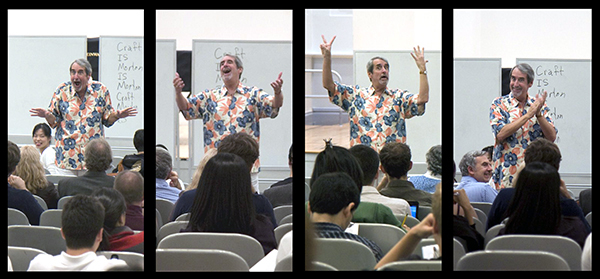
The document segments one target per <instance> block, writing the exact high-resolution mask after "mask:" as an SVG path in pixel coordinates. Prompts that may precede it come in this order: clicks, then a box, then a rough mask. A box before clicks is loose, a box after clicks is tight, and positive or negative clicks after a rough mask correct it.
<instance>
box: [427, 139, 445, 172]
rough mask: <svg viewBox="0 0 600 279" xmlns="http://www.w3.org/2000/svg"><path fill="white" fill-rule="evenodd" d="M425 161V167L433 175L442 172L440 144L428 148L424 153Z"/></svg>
mask: <svg viewBox="0 0 600 279" xmlns="http://www.w3.org/2000/svg"><path fill="white" fill-rule="evenodd" d="M425 161H426V162H427V169H428V170H429V171H431V173H432V174H433V175H441V174H442V145H441V144H439V145H434V146H432V147H431V148H429V151H427V153H426V154H425Z"/></svg>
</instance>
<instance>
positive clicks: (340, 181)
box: [307, 172, 383, 261]
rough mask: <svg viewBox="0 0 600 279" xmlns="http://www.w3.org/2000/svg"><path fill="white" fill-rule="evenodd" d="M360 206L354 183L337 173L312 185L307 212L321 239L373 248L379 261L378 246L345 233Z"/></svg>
mask: <svg viewBox="0 0 600 279" xmlns="http://www.w3.org/2000/svg"><path fill="white" fill-rule="evenodd" d="M359 204H360V192H359V191H358V187H357V186H356V183H355V182H354V181H353V179H352V178H351V177H350V176H349V175H348V174H346V173H344V172H333V173H326V174H323V175H321V176H319V178H317V179H316V180H315V181H314V182H313V183H312V185H311V191H310V197H309V200H308V205H307V208H308V213H309V214H310V218H311V220H312V222H313V225H314V229H315V232H316V235H317V237H320V238H343V239H351V240H355V241H358V242H360V243H363V244H365V245H366V246H367V247H369V248H370V249H371V251H372V252H373V255H374V256H375V259H376V261H379V260H380V259H381V257H382V256H383V252H382V251H381V248H379V246H377V244H375V242H373V241H371V240H369V239H366V238H364V237H362V236H359V235H356V234H352V233H347V232H345V231H344V230H346V228H347V227H348V225H349V224H350V221H351V220H352V215H353V213H354V211H355V210H356V208H357V207H358V206H359Z"/></svg>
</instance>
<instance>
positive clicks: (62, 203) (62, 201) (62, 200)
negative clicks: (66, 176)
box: [56, 196, 73, 209]
mask: <svg viewBox="0 0 600 279" xmlns="http://www.w3.org/2000/svg"><path fill="white" fill-rule="evenodd" d="M72 197H73V196H64V197H62V198H60V199H59V200H58V204H57V205H56V208H57V209H62V208H63V207H64V206H65V203H67V202H68V201H69V200H70V199H71V198H72Z"/></svg>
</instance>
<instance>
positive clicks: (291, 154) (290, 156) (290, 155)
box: [288, 144, 294, 165]
mask: <svg viewBox="0 0 600 279" xmlns="http://www.w3.org/2000/svg"><path fill="white" fill-rule="evenodd" d="M292 146H293V144H290V150H289V151H288V163H289V164H290V165H293V164H294V148H292Z"/></svg>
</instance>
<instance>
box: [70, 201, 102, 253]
mask: <svg viewBox="0 0 600 279" xmlns="http://www.w3.org/2000/svg"><path fill="white" fill-rule="evenodd" d="M61 221H62V228H61V229H62V233H63V235H64V237H65V242H66V243H67V247H69V248H71V249H81V248H90V247H93V246H94V242H95V240H96V235H98V232H100V229H102V227H103V224H104V206H103V205H102V203H100V201H99V200H98V199H96V198H95V197H92V196H87V195H81V194H80V195H75V196H73V197H72V198H71V199H69V201H68V202H67V203H65V205H64V206H63V210H62V216H61Z"/></svg>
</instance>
